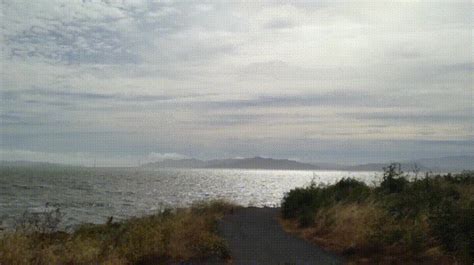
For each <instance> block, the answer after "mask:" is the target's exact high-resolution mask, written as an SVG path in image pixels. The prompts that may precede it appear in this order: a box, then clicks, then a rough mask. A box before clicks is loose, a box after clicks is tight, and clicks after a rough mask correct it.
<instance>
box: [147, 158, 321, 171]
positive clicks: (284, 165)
mask: <svg viewBox="0 0 474 265" xmlns="http://www.w3.org/2000/svg"><path fill="white" fill-rule="evenodd" d="M143 167H147V168H229V169H232V168H241V169H289V170H311V169H317V167H316V166H315V165H312V164H306V163H300V162H297V161H293V160H288V159H272V158H263V157H253V158H243V159H216V160H209V161H202V160H198V159H179V160H171V159H167V160H163V161H160V162H153V163H148V164H145V165H143Z"/></svg>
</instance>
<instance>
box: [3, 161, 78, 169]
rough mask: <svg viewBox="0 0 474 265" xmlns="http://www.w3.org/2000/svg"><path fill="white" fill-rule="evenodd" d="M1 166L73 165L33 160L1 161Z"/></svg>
mask: <svg viewBox="0 0 474 265" xmlns="http://www.w3.org/2000/svg"><path fill="white" fill-rule="evenodd" d="M0 167H36V168H51V167H72V166H71V165H65V164H56V163H49V162H33V161H0Z"/></svg>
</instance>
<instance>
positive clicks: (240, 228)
mask: <svg viewBox="0 0 474 265" xmlns="http://www.w3.org/2000/svg"><path fill="white" fill-rule="evenodd" d="M278 212H279V209H277V208H242V209H238V210H236V211H235V212H234V213H233V214H230V215H228V216H226V217H224V219H223V220H222V221H221V223H220V224H219V231H220V233H221V235H222V236H223V237H224V239H225V240H226V241H227V243H228V244H229V248H230V251H231V257H232V264H235V265H239V264H245V265H252V264H272V265H274V264H288V265H289V264H292V265H302V264H304V265H306V264H308V265H318V264H321V265H326V264H343V260H342V259H341V258H339V257H337V256H335V255H333V254H330V253H328V252H326V251H324V250H322V249H320V248H318V247H316V246H314V245H311V244H310V243H308V242H306V241H304V240H302V239H300V238H297V237H295V236H293V235H290V234H288V233H286V232H285V231H283V229H282V228H281V226H280V224H279V223H278V221H277V216H278Z"/></svg>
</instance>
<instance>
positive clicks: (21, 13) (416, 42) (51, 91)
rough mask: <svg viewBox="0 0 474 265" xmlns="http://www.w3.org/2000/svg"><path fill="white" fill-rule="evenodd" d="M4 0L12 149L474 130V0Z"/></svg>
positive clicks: (302, 149) (333, 139) (279, 150)
mask: <svg viewBox="0 0 474 265" xmlns="http://www.w3.org/2000/svg"><path fill="white" fill-rule="evenodd" d="M0 5H1V8H2V27H1V29H0V30H1V35H2V44H3V46H2V52H1V53H0V63H1V65H2V66H4V67H2V68H1V70H0V86H1V90H0V101H1V108H0V121H1V125H2V126H1V128H0V137H1V140H2V141H1V144H2V147H4V148H6V149H7V150H10V149H11V150H30V151H32V152H40V153H41V152H44V153H58V154H69V155H70V154H73V153H77V152H80V153H90V154H92V153H94V154H100V155H103V156H111V157H115V158H116V159H117V160H120V159H122V158H119V157H126V156H127V155H126V154H130V159H132V160H133V159H140V158H141V159H144V158H145V157H148V155H149V154H150V153H153V152H156V150H160V152H161V153H163V154H168V153H169V154H173V153H175V154H188V155H189V156H198V157H199V156H209V157H210V158H213V157H212V156H213V155H212V153H216V154H215V155H214V156H218V155H225V156H229V157H234V156H247V155H246V153H245V150H247V152H248V153H249V154H250V153H251V154H253V155H259V154H263V155H267V156H273V155H274V156H280V157H284V156H288V157H294V158H298V157H300V156H301V157H303V156H310V155H308V154H309V153H311V152H315V153H321V154H324V156H325V157H326V158H328V157H331V156H332V157H333V158H337V157H345V158H347V156H348V155H345V154H344V152H343V149H344V148H343V147H341V145H343V144H341V142H344V145H347V146H348V147H347V148H349V149H350V150H348V152H347V153H348V154H351V155H354V156H358V154H357V151H360V153H364V156H365V157H367V159H369V158H374V157H375V158H377V157H382V156H383V150H388V149H389V148H386V149H384V148H382V147H383V146H385V145H384V144H382V143H381V142H382V141H391V140H392V141H403V144H401V145H400V147H397V146H396V145H395V144H393V145H389V144H387V146H390V148H392V147H393V150H396V151H393V153H392V154H390V156H392V157H393V156H396V155H397V154H398V156H400V157H403V156H405V155H407V154H410V152H413V153H416V154H417V155H422V154H423V152H424V153H425V154H430V153H431V151H433V150H431V149H430V148H428V147H426V145H423V144H421V142H420V141H433V142H432V144H433V146H436V147H433V149H436V150H435V151H436V153H440V154H441V153H442V152H443V148H444V147H446V149H445V152H446V153H456V152H457V151H456V148H455V147H453V146H454V145H449V146H448V145H445V144H441V143H440V141H451V142H456V141H471V140H472V139H474V138H473V137H474V135H473V134H472V123H473V122H472V119H470V118H469V117H470V116H472V108H473V107H472V73H473V62H472V45H471V44H472V15H471V12H470V11H471V9H472V8H471V6H472V3H470V2H469V1H454V2H453V1H437V2H436V3H432V2H430V3H428V2H419V1H408V2H405V1H402V2H391V3H385V2H384V3H376V2H374V1H369V2H360V1H344V2H334V1H317V2H297V3H282V2H278V1H277V2H274V1H270V2H247V1H243V2H237V1H232V2H206V3H202V2H179V1H178V2H174V1H148V0H135V1H100V0H87V1H66V0H51V1H50V0H38V1H33V2H32V1H26V0H18V1H2V2H1V4H0ZM345 141H347V142H345ZM351 141H352V142H357V143H360V145H357V147H354V146H352V145H350V144H348V142H351ZM372 141H373V142H377V143H380V145H378V144H372ZM409 141H415V142H416V144H414V146H417V147H419V148H420V151H414V150H412V149H411V148H412V147H411V146H410V144H408V142H409ZM309 147H311V148H310V149H311V150H310V149H308V148H309ZM320 147H321V148H322V147H324V148H323V149H321V148H320ZM472 148H473V147H472V146H464V147H463V149H462V150H463V152H473V150H472ZM332 149H333V150H337V151H334V152H331V150H332ZM221 150H222V151H221ZM371 150H373V153H377V155H376V156H374V155H371V154H370V152H371ZM387 152H389V151H387ZM390 152H392V151H390ZM117 153H118V154H120V155H117ZM387 156H388V155H387ZM159 157H160V155H157V158H159ZM163 157H165V155H163ZM55 158H58V159H59V158H60V156H59V155H58V156H57V157H55ZM314 158H317V156H316V155H314ZM78 159H79V158H78ZM81 159H82V158H81ZM120 161H123V160H120ZM134 163H135V162H134ZM134 163H132V164H134Z"/></svg>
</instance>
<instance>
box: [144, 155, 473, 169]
mask: <svg viewBox="0 0 474 265" xmlns="http://www.w3.org/2000/svg"><path fill="white" fill-rule="evenodd" d="M390 163H391V162H386V163H368V164H361V165H353V166H347V165H340V164H332V163H314V164H313V163H311V164H310V163H302V162H298V161H294V160H289V159H273V158H263V157H259V156H257V157H252V158H240V159H239V158H233V159H215V160H209V161H203V160H198V159H194V158H191V159H180V160H171V159H167V160H163V161H160V162H153V163H148V164H145V165H143V167H147V168H228V169H233V168H235V169H288V170H318V169H319V170H345V171H382V170H383V168H384V167H386V166H388V165H389V164H390ZM401 167H402V170H403V171H405V172H409V171H414V170H416V169H418V170H419V171H425V172H426V171H434V172H441V171H446V172H458V171H462V170H474V156H451V157H441V158H424V159H417V160H412V161H404V162H401Z"/></svg>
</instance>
